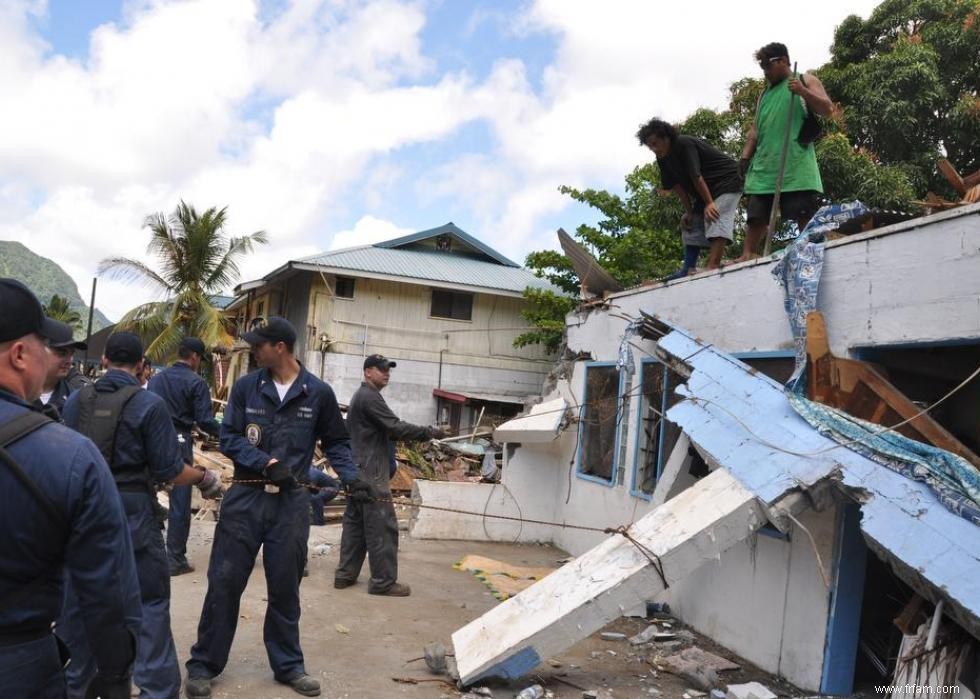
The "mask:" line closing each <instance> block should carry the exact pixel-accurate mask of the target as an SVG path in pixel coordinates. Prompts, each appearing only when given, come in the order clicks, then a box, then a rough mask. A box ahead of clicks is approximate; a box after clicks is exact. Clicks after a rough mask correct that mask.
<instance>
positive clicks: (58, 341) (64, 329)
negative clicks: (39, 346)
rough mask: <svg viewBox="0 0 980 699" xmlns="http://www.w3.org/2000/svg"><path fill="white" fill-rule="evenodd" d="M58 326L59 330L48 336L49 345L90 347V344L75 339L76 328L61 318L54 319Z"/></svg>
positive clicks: (81, 348) (75, 347) (73, 347)
mask: <svg viewBox="0 0 980 699" xmlns="http://www.w3.org/2000/svg"><path fill="white" fill-rule="evenodd" d="M53 322H54V323H56V324H57V326H58V332H57V333H55V334H54V335H52V336H51V337H49V338H48V346H50V347H54V348H71V349H79V350H83V349H88V345H86V344H85V343H84V342H81V341H80V340H76V339H75V330H74V329H73V328H72V327H71V326H70V325H68V323H62V322H61V321H60V320H55V321H53Z"/></svg>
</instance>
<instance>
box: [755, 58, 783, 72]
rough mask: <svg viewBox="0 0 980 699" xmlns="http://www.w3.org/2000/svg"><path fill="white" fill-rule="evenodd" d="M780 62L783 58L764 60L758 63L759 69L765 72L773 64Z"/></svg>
mask: <svg viewBox="0 0 980 699" xmlns="http://www.w3.org/2000/svg"><path fill="white" fill-rule="evenodd" d="M781 60H783V56H774V57H772V58H766V59H764V60H761V61H759V67H760V68H762V70H765V69H766V68H768V67H769V66H771V65H772V64H773V63H777V62H778V61H781Z"/></svg>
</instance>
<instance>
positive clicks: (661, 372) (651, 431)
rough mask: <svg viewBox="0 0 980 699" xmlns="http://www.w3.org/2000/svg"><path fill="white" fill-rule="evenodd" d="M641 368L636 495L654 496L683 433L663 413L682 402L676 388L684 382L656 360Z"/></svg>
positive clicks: (646, 362)
mask: <svg viewBox="0 0 980 699" xmlns="http://www.w3.org/2000/svg"><path fill="white" fill-rule="evenodd" d="M641 367H642V368H641V370H640V388H641V393H640V401H639V403H640V405H639V419H638V421H637V449H636V472H635V473H634V476H633V492H634V493H636V494H643V495H651V494H652V493H653V490H654V488H656V486H657V480H658V479H659V478H660V474H661V473H663V469H664V465H665V464H666V463H667V459H669V458H670V453H671V452H672V451H673V450H674V445H676V444H677V438H678V437H680V434H681V430H680V428H679V427H678V426H677V425H675V424H674V423H672V422H670V421H668V420H664V419H663V414H664V413H666V412H667V410H668V409H669V408H670V407H671V406H673V405H674V404H675V403H677V402H678V401H679V400H680V398H679V397H678V396H676V395H675V394H674V388H676V387H677V385H678V384H680V383H683V382H684V379H683V378H682V377H681V376H680V375H679V374H678V373H677V372H675V371H673V370H671V369H669V368H668V367H667V365H666V364H662V363H661V362H658V361H655V360H645V361H643V362H642V364H641Z"/></svg>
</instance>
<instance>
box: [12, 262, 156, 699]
mask: <svg viewBox="0 0 980 699" xmlns="http://www.w3.org/2000/svg"><path fill="white" fill-rule="evenodd" d="M0 308H3V313H2V314H0V430H3V429H9V428H10V426H11V425H12V424H13V423H14V421H15V420H23V419H25V416H27V418H26V419H29V418H30V416H31V414H32V413H36V412H37V411H36V409H35V408H33V407H32V406H31V402H32V401H34V400H36V399H37V397H38V396H39V395H40V394H41V388H42V386H43V384H44V377H45V374H46V372H47V367H48V349H47V346H46V336H47V334H48V333H50V332H51V331H50V328H51V323H52V321H51V319H50V318H46V317H45V316H44V313H43V311H42V310H41V304H40V302H39V301H38V300H37V298H36V297H35V296H34V295H33V294H32V293H31V292H30V291H29V290H28V289H27V287H25V286H24V285H23V284H21V283H20V282H18V281H15V280H13V279H0ZM0 442H6V443H7V444H6V447H4V448H3V450H2V452H3V454H4V457H5V458H3V463H0V531H3V532H4V535H3V536H2V537H0V688H2V694H3V696H5V697H35V698H39V699H49V698H51V699H55V698H57V699H61V698H62V697H64V696H65V678H64V664H65V660H66V655H65V654H64V653H63V652H62V651H63V650H64V649H63V647H61V646H60V644H59V642H58V640H57V638H56V637H55V636H54V634H52V633H51V630H52V629H51V626H52V622H53V621H54V620H55V619H56V618H57V617H58V615H59V614H60V613H61V609H62V603H63V600H64V582H65V578H70V579H71V582H72V586H73V588H74V590H75V593H76V594H77V596H78V600H79V602H80V605H81V615H82V622H83V624H84V627H85V631H86V633H87V636H88V640H89V643H90V645H91V648H92V653H93V655H94V656H95V659H96V662H97V664H98V667H99V674H98V675H97V676H96V678H95V680H94V682H93V684H92V688H91V689H92V691H93V693H94V694H95V695H98V696H102V697H103V698H104V699H117V698H123V699H126V698H128V697H129V692H130V681H129V678H130V672H131V667H132V662H133V658H134V656H135V633H136V630H137V629H138V627H139V618H140V606H139V592H138V591H139V587H138V583H137V579H136V565H135V563H134V560H133V548H132V544H131V543H130V538H129V532H128V531H127V527H126V517H125V515H124V514H123V509H122V504H121V503H120V501H119V494H118V492H117V491H116V485H115V483H113V481H112V475H111V474H110V473H109V469H108V467H107V466H106V463H105V460H104V459H103V458H102V455H101V454H100V453H99V451H98V449H96V448H95V445H93V444H92V442H91V441H89V440H88V439H86V438H84V437H82V436H81V435H79V434H78V433H77V432H74V431H72V430H70V429H68V428H67V427H65V426H64V425H59V424H57V423H56V422H46V423H45V424H43V425H42V426H40V427H38V428H37V429H35V430H34V431H32V432H29V433H27V434H25V435H24V436H22V437H20V438H19V439H15V438H11V439H9V440H8V439H0ZM8 458H9V459H10V460H11V461H8V460H7V459H8ZM11 462H13V463H14V464H16V466H11ZM16 468H19V469H21V470H22V471H23V473H24V474H25V475H26V478H28V479H29V481H28V483H30V485H28V484H27V483H25V482H24V481H21V480H20V479H19V477H18V476H17V475H16V473H17V472H16V470H15V469H16ZM35 489H36V492H35Z"/></svg>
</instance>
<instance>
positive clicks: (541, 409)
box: [493, 398, 568, 444]
mask: <svg viewBox="0 0 980 699" xmlns="http://www.w3.org/2000/svg"><path fill="white" fill-rule="evenodd" d="M567 408H568V403H566V402H565V399H564V398H556V399H555V400H549V401H546V402H544V403H538V404H537V405H535V406H534V407H532V408H531V410H530V411H529V412H528V414H527V415H524V416H523V417H515V418H514V419H513V420H508V421H507V422H505V423H503V424H501V425H500V426H499V427H497V429H495V430H494V431H493V441H495V442H498V443H500V444H503V443H505V442H522V443H542V442H553V441H554V440H555V438H557V437H558V427H559V425H561V419H562V417H564V415H565V410H566V409H567Z"/></svg>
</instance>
